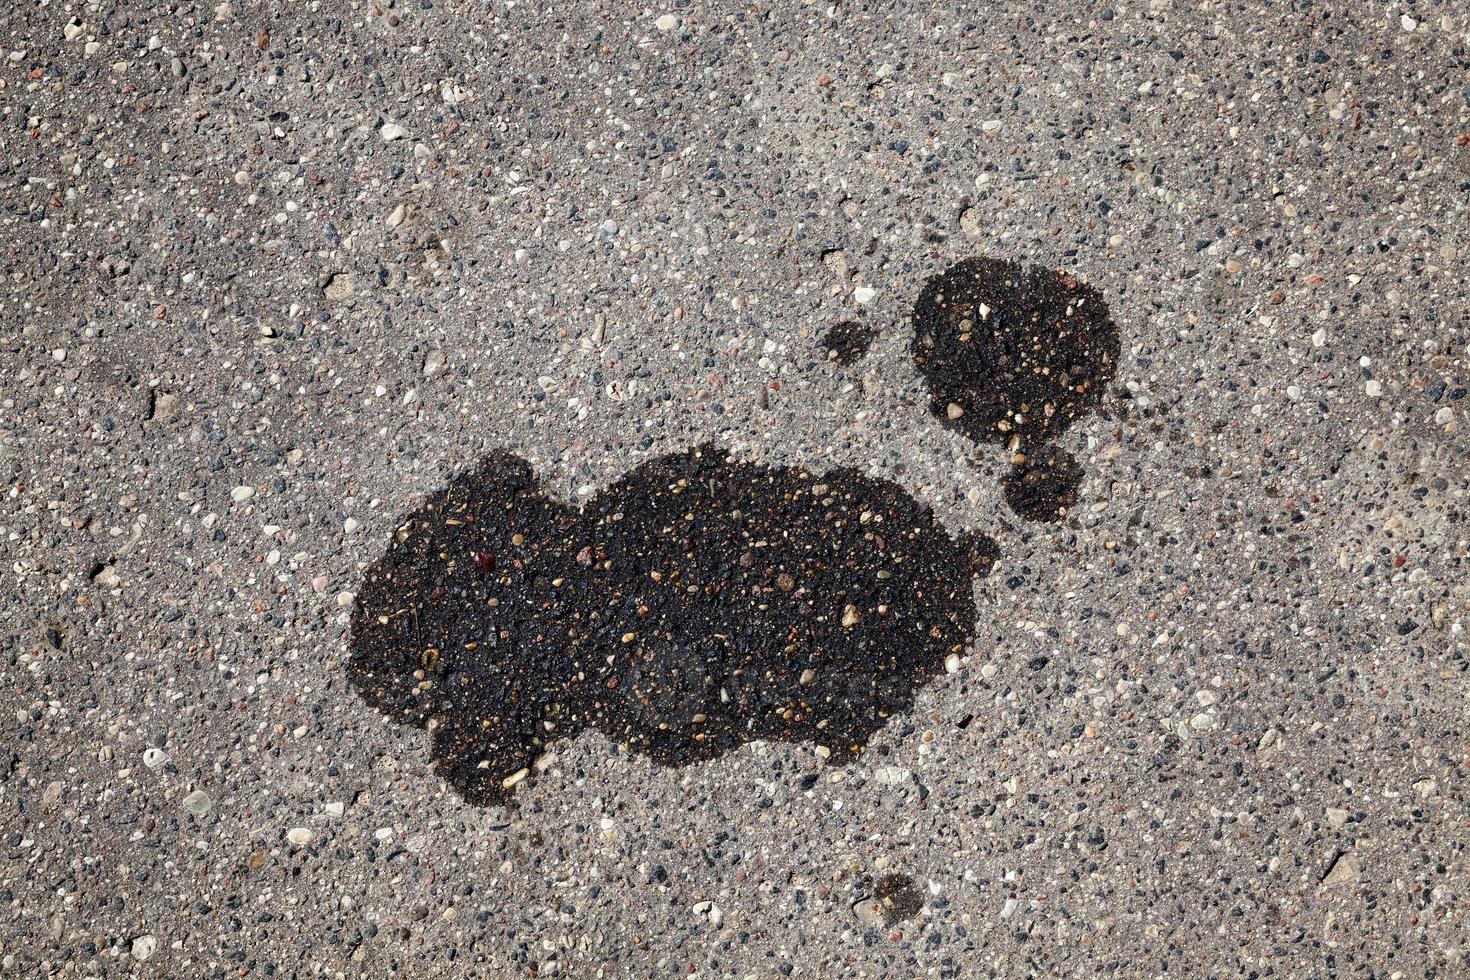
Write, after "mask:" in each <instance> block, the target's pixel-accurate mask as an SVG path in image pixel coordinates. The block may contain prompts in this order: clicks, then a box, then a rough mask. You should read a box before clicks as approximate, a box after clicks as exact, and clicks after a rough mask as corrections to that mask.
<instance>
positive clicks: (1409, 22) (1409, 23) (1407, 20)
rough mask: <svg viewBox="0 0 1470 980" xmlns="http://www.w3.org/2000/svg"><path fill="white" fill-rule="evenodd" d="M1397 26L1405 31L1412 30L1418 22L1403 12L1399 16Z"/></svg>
mask: <svg viewBox="0 0 1470 980" xmlns="http://www.w3.org/2000/svg"><path fill="white" fill-rule="evenodd" d="M1399 26H1400V27H1402V28H1403V29H1404V30H1406V31H1412V30H1414V29H1415V28H1417V27H1418V26H1419V22H1418V21H1417V20H1415V19H1414V18H1412V17H1410V16H1409V15H1408V14H1404V15H1402V16H1401V17H1399Z"/></svg>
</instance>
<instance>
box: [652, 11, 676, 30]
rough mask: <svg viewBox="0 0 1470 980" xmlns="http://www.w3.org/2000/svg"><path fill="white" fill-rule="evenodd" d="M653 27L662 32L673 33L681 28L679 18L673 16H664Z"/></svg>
mask: <svg viewBox="0 0 1470 980" xmlns="http://www.w3.org/2000/svg"><path fill="white" fill-rule="evenodd" d="M653 26H654V27H657V28H658V29H659V30H661V31H672V30H673V29H674V28H676V27H678V26H679V18H678V17H676V16H674V15H673V14H664V15H663V16H662V17H660V18H659V19H658V20H656V21H654V22H653Z"/></svg>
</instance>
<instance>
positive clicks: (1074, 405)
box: [912, 258, 1119, 520]
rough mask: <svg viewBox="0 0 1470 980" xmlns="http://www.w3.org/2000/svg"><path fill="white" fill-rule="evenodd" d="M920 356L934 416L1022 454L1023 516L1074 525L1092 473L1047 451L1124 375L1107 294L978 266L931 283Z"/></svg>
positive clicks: (917, 326)
mask: <svg viewBox="0 0 1470 980" xmlns="http://www.w3.org/2000/svg"><path fill="white" fill-rule="evenodd" d="M912 353H913V357H914V363H915V365H917V367H918V368H919V371H920V373H921V374H923V376H924V379H925V381H926V382H927V383H928V386H929V395H930V406H929V407H930V410H931V411H932V412H933V413H934V414H935V415H936V416H937V417H938V418H940V419H941V420H943V422H944V424H946V425H948V426H949V427H951V428H953V429H955V430H957V431H959V432H962V433H964V434H965V435H966V436H968V437H969V438H970V439H973V440H975V441H976V442H988V443H995V444H999V445H1002V446H1005V447H1006V448H1007V449H1008V450H1010V452H1011V453H1012V454H1013V459H1014V460H1015V462H1014V464H1013V465H1014V466H1015V470H1014V471H1013V472H1012V473H1011V475H1010V476H1009V477H1008V478H1007V481H1006V499H1007V500H1008V501H1010V502H1011V504H1012V506H1013V507H1014V508H1015V509H1016V512H1017V513H1018V514H1020V515H1021V516H1023V517H1028V518H1030V519H1032V520H1052V519H1055V518H1056V517H1058V516H1059V515H1061V514H1063V513H1065V510H1066V508H1067V507H1068V506H1070V504H1071V503H1072V502H1075V500H1076V492H1077V488H1078V486H1080V484H1081V479H1082V472H1081V468H1080V466H1079V465H1078V464H1077V463H1076V460H1075V459H1073V458H1072V457H1070V456H1068V455H1066V454H1064V453H1057V452H1052V453H1047V452H1044V451H1042V447H1043V446H1044V444H1045V443H1047V442H1048V441H1049V440H1051V439H1054V438H1056V437H1057V436H1058V435H1060V434H1061V433H1062V432H1063V431H1064V430H1065V429H1066V428H1067V426H1069V425H1071V424H1072V423H1073V422H1074V421H1076V420H1077V419H1079V418H1082V417H1083V416H1085V415H1087V414H1089V413H1090V412H1092V411H1093V410H1094V409H1095V408H1096V407H1097V405H1098V403H1099V402H1100V401H1101V399H1102V397H1103V395H1104V393H1105V391H1106V390H1107V386H1108V384H1109V383H1110V382H1111V381H1112V380H1113V378H1114V376H1115V374H1116V372H1117V363H1118V356H1119V341H1118V331H1117V328H1116V327H1115V326H1114V325H1113V322H1112V320H1111V318H1110V317H1109V315H1108V308H1107V304H1106V303H1105V302H1104V301H1103V298H1102V294H1101V293H1099V292H1098V291H1097V290H1096V289H1093V288H1092V287H1091V286H1088V285H1086V284H1084V283H1082V282H1080V281H1079V280H1078V279H1077V278H1076V277H1074V276H1071V275H1067V274H1064V273H1058V272H1053V271H1050V270H1047V269H1040V268H1035V267H1030V268H1023V267H1022V266H1020V265H1018V264H1016V263H1013V262H1004V261H1001V260H998V259H990V258H977V259H968V260H966V261H964V262H960V263H957V264H956V265H953V266H951V267H950V268H948V269H946V270H945V271H944V272H943V273H941V274H940V275H937V276H935V277H933V278H931V279H929V280H928V281H927V282H925V284H924V288H923V290H922V291H921V292H920V294H919V299H918V302H917V303H916V304H915V306H914V341H913V348H912ZM1017 504H1019V506H1017Z"/></svg>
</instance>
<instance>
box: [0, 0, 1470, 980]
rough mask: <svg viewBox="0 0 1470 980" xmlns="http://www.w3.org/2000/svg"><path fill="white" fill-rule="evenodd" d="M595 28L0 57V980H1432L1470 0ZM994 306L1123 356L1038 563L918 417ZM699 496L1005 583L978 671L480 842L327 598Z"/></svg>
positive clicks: (371, 32) (1458, 857)
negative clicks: (663, 463)
mask: <svg viewBox="0 0 1470 980" xmlns="http://www.w3.org/2000/svg"><path fill="white" fill-rule="evenodd" d="M601 6H605V5H592V4H580V3H556V4H549V3H534V2H526V3H517V4H516V5H514V6H510V5H507V4H495V5H491V4H480V3H469V2H453V3H451V2H441V0H415V2H412V3H388V2H385V0H379V2H378V3H377V5H376V6H375V5H374V4H372V3H363V4H360V5H357V6H353V5H350V4H339V3H325V2H324V3H291V4H258V3H253V2H245V0H241V2H236V3H232V4H226V5H223V6H219V7H216V6H215V5H214V4H213V3H209V4H203V5H192V4H189V3H187V2H184V3H174V4H161V3H149V2H147V0H139V2H136V3H127V4H113V5H103V6H92V5H88V4H84V3H67V2H63V0H52V2H50V3H47V4H44V5H43V4H41V3H39V2H29V0H26V2H21V0H12V2H10V3H8V4H6V5H5V10H4V13H5V14H6V16H5V17H4V18H0V32H3V33H4V35H5V43H4V46H3V50H0V81H3V83H4V88H3V89H0V234H3V245H0V273H3V280H0V282H3V285H0V304H3V305H0V410H3V411H0V485H3V495H0V501H3V503H0V574H3V579H0V604H3V615H4V619H3V621H4V623H5V628H4V630H3V636H0V705H3V713H0V779H3V782H0V966H3V967H4V969H6V970H8V971H9V973H10V974H11V975H15V976H26V977H30V976H47V975H59V976H75V977H88V976H109V977H119V976H132V975H141V976H173V977H227V976H229V977H236V976H242V975H243V976H252V977H254V976H262V977H263V976H277V977H280V976H300V977H315V976H387V975H409V976H431V977H439V976H460V975H463V976H471V975H474V976H492V977H531V976H538V977H547V976H569V977H596V976H599V975H601V976H604V977H624V976H627V977H640V978H641V977H647V976H688V975H691V974H692V975H696V976H702V977H740V978H743V977H747V976H754V977H759V978H764V977H768V976H773V975H774V976H783V975H790V976H805V977H888V976H891V977H905V978H907V977H975V976H997V977H1026V976H1033V975H1034V976H1086V977H1091V976H1119V977H1156V976H1169V977H1193V976H1205V975H1211V974H1222V975H1230V976H1235V975H1242V976H1251V975H1257V976H1282V977H1285V976H1312V977H1318V976H1321V977H1333V976H1337V977H1370V976H1371V977H1391V976H1402V977H1412V978H1420V977H1436V978H1449V977H1456V976H1463V975H1465V973H1466V971H1467V969H1470V967H1467V964H1466V957H1467V956H1470V920H1467V915H1470V911H1467V908H1466V901H1467V894H1470V867H1467V862H1470V808H1467V800H1466V767H1467V765H1470V759H1467V753H1470V736H1467V723H1466V709H1465V704H1466V700H1467V694H1470V673H1467V660H1466V656H1467V649H1466V638H1465V633H1464V626H1465V623H1466V622H1467V620H1470V611H1467V603H1470V574H1467V571H1470V568H1467V564H1470V561H1467V547H1470V544H1467V540H1470V529H1467V508H1470V501H1467V499H1466V495H1467V482H1466V481H1467V472H1470V458H1467V457H1470V451H1467V450H1470V445H1467V441H1466V440H1467V435H1466V433H1467V428H1466V425H1467V423H1466V413H1467V411H1470V400H1467V399H1466V398H1465V392H1466V387H1467V383H1470V377H1467V373H1470V361H1467V345H1470V331H1467V324H1466V310H1467V309H1470V286H1467V284H1466V256H1467V254H1470V222H1467V220H1466V213H1465V212H1466V208H1467V185H1470V106H1467V97H1470V96H1467V76H1466V70H1467V61H1470V55H1467V51H1470V33H1467V32H1470V15H1467V14H1466V12H1465V10H1464V7H1463V4H1460V3H1448V2H1446V3H1435V2H1431V0H1421V2H1414V3H1406V2H1400V0H1393V2H1386V3H1380V2H1367V0H1362V2H1343V0H1325V2H1317V3H1313V4H1310V5H1308V4H1306V3H1298V4H1294V5H1293V4H1284V3H1265V2H1260V0H1243V2H1231V3H1224V2H1218V0H1191V2H1187V3H1186V2H1183V0H1173V2H1170V0H1131V2H1127V3H1122V2H1112V3H1105V2H1095V3H1094V2H1087V0H1079V2H1074V3H1066V4H1063V3H1055V2H1041V3H1038V2H1034V0H1027V2H1025V3H1020V2H1000V3H993V4H986V5H983V8H979V7H977V5H957V6H954V7H933V6H928V7H924V8H923V9H916V8H915V6H914V5H912V4H905V5H897V4H884V3H873V4H855V3H854V4H849V3H840V4H835V5H832V4H825V3H823V4H812V5H805V4H796V3H792V4H779V5H778V4H754V5H752V4H748V3H742V4H728V5H716V4H701V5H690V6H687V7H675V6H673V5H672V4H670V5H668V6H665V7H651V8H643V9H639V10H636V11H635V10H634V8H631V7H628V8H620V10H619V12H617V13H611V14H609V13H605V12H603V11H602V10H601V9H600V7H601ZM977 256H989V257H993V258H995V259H999V260H1003V261H1008V262H1015V263H1018V264H1020V265H1022V266H1025V267H1035V268H1041V269H1048V270H1055V271H1058V272H1060V273H1062V274H1067V275H1073V276H1075V277H1077V278H1078V279H1079V280H1080V281H1082V282H1085V283H1086V284H1087V285H1088V286H1089V287H1090V288H1092V289H1095V290H1096V291H1097V292H1098V294H1099V295H1101V296H1102V297H1103V298H1104V299H1105V301H1106V303H1107V306H1108V310H1109V313H1110V315H1111V318H1112V320H1113V322H1114V323H1115V325H1116V326H1117V328H1118V333H1119V337H1120V347H1119V355H1118V362H1117V365H1116V376H1115V379H1114V380H1113V382H1112V383H1111V384H1110V386H1109V390H1108V393H1107V397H1106V398H1104V399H1103V400H1102V401H1101V402H1100V403H1099V404H1098V406H1097V409H1098V412H1097V413H1096V414H1092V415H1089V416H1087V417H1086V418H1082V419H1079V420H1077V421H1076V422H1074V423H1073V424H1072V425H1070V426H1069V427H1067V428H1066V429H1065V431H1063V432H1061V433H1060V434H1059V435H1058V436H1057V438H1056V440H1055V442H1054V445H1055V446H1056V448H1057V449H1059V450H1060V451H1064V452H1066V453H1068V454H1070V455H1071V456H1072V457H1075V459H1076V460H1077V461H1078V463H1079V465H1080V466H1081V469H1082V474H1083V476H1082V479H1081V483H1080V485H1079V486H1078V488H1077V500H1076V503H1075V504H1074V505H1073V506H1071V507H1069V508H1068V510H1067V513H1066V515H1065V518H1063V519H1061V520H1047V521H1040V522H1037V521H1029V520H1022V519H1020V518H1018V517H1017V516H1015V514H1014V513H1013V512H1012V510H1011V508H1010V507H1009V506H1007V504H1006V502H1005V500H1004V498H1003V487H1002V481H1003V478H1004V477H1005V476H1006V475H1007V474H1008V473H1009V471H1010V467H1011V463H1010V458H1009V455H1008V454H1009V450H1008V448H1007V447H1005V446H997V445H993V444H989V443H982V444H980V445H978V446H977V445H976V444H975V443H973V442H971V441H970V440H969V439H967V438H966V437H965V436H964V435H963V434H962V433H959V432H956V431H953V430H951V429H949V428H947V427H946V426H945V425H943V424H942V423H941V420H939V419H936V418H935V417H934V416H933V415H932V414H931V412H930V410H929V399H930V395H929V391H928V389H927V387H926V386H925V383H924V380H923V378H922V376H921V375H920V374H919V372H918V369H917V368H916V366H915V365H914V363H913V361H912V359H911V357H910V343H911V340H912V338H913V335H914V333H913V324H912V323H911V322H910V319H909V314H910V312H911V311H912V309H913V307H914V303H915V300H916V298H917V297H918V296H919V294H920V291H921V289H922V286H923V283H924V281H925V280H926V279H928V278H930V277H931V276H933V275H935V274H938V273H941V272H942V271H943V270H945V269H947V268H949V267H951V266H953V265H954V264H955V263H957V262H960V261H963V260H966V259H970V258H974V257H977ZM844 321H856V322H858V323H861V324H864V325H866V326H868V327H871V328H873V329H874V330H875V331H876V332H875V333H873V335H872V340H871V342H870V344H869V347H868V351H867V353H866V355H865V356H861V357H860V358H854V359H853V360H852V363H850V364H843V363H842V360H841V359H836V358H832V357H829V352H828V349H827V348H825V347H824V346H823V345H822V343H821V340H822V338H823V337H825V336H826V335H827V333H828V331H829V330H830V329H831V328H832V327H833V326H835V325H836V324H839V323H842V322H844ZM845 357H846V355H844V359H845ZM705 442H714V443H716V444H717V445H719V446H722V447H725V448H728V449H729V451H730V452H731V455H732V458H733V459H736V460H740V461H744V462H748V463H750V464H752V465H761V466H768V467H792V468H794V467H806V468H808V469H809V470H810V471H811V472H813V473H814V474H818V475H820V474H821V473H824V472H827V471H830V470H833V469H838V468H841V467H852V468H854V469H856V470H857V471H859V472H861V473H863V474H865V475H866V476H867V477H869V478H872V479H881V480H886V481H890V482H892V483H894V484H896V485H898V486H901V487H903V488H904V490H905V491H906V492H907V493H909V494H910V495H912V496H913V498H914V499H915V500H916V501H919V502H921V503H922V504H924V505H927V506H929V507H931V508H932V510H933V512H934V514H935V516H936V519H937V520H938V521H939V522H940V523H941V524H942V526H943V527H944V528H945V529H946V530H947V532H948V533H950V534H951V535H954V536H956V537H957V536H958V535H959V534H961V533H964V532H967V531H972V530H973V531H979V532H982V533H985V534H988V535H990V536H991V537H993V538H994V539H995V541H996V544H997V546H998V550H999V558H998V559H997V561H996V564H995V567H994V569H993V571H992V572H991V574H990V575H989V576H988V577H987V578H984V579H982V580H981V581H980V583H979V584H978V585H977V586H976V593H977V594H976V604H975V610H976V613H975V615H976V618H975V626H974V642H973V643H972V644H971V648H970V652H968V653H967V654H965V655H964V656H963V657H962V658H961V662H960V663H959V664H958V665H957V666H958V669H957V670H956V671H955V672H954V673H952V674H950V673H945V674H942V675H940V676H938V677H936V678H935V679H934V680H933V681H932V682H930V683H927V684H925V685H924V686H923V687H922V688H921V689H919V690H918V691H917V692H916V693H915V697H914V701H913V704H912V706H911V707H909V708H907V709H905V710H903V711H901V712H900V713H899V714H898V715H897V716H896V717H894V718H892V719H891V720H890V721H889V722H888V723H887V724H886V725H884V727H883V728H882V729H880V730H879V731H878V732H876V733H875V734H874V735H873V737H872V739H871V741H870V743H869V745H868V747H867V749H866V751H864V752H863V753H862V755H860V756H859V757H858V758H857V759H856V760H853V761H852V762H851V763H850V764H848V765H845V766H840V767H839V766H833V765H831V764H830V761H827V760H823V759H822V758H821V756H820V755H819V754H818V753H817V752H816V746H815V744H814V743H811V742H806V741H793V742H784V741H783V742H773V741H756V742H752V743H750V744H748V745H745V746H742V747H739V748H736V749H733V750H732V751H729V752H726V753H724V754H722V755H720V756H719V757H718V758H715V759H712V760H710V761H708V762H700V763H694V764H691V765H688V766H683V767H668V766H661V765H659V764H658V763H657V762H656V761H654V760H653V759H650V758H648V757H646V756H643V755H640V754H638V753H636V752H632V751H630V750H629V749H625V748H624V747H623V746H622V745H620V744H619V743H618V742H617V741H616V740H610V739H608V738H606V737H604V736H603V735H602V734H600V733H597V732H590V731H589V732H586V733H584V734H583V735H582V736H580V737H578V738H576V739H574V740H563V741H560V742H557V743H556V744H555V746H554V758H553V759H552V760H550V762H549V764H548V765H547V766H546V768H545V770H544V771H543V772H541V773H540V774H538V775H537V777H536V778H535V779H533V780H527V781H526V782H525V784H524V785H521V786H517V787H516V794H515V799H516V805H515V806H514V807H513V808H507V807H500V806H485V807H482V806H474V805H470V804H467V803H466V802H465V801H464V800H462V799H461V798H460V797H459V795H457V794H456V792H455V791H454V789H453V788H452V787H451V786H450V785H448V784H447V783H446V782H445V781H444V780H443V779H442V778H441V777H440V775H439V774H438V773H437V772H436V771H435V770H434V769H433V768H432V767H431V765H430V758H431V756H430V748H429V746H428V744H427V743H428V739H427V738H426V737H425V736H424V734H423V733H421V732H419V731H417V730H415V729H413V728H410V727H405V726H401V725H394V724H390V723H388V722H386V721H385V720H384V719H383V717H382V716H381V715H380V714H379V712H378V711H377V710H375V709H374V708H372V707H370V706H369V705H367V704H365V703H364V702H363V701H362V699H361V698H360V697H359V696H358V694H357V692H356V691H355V690H354V689H353V687H352V686H351V684H350V682H349V663H350V657H351V652H350V647H349V641H350V636H351V634H350V621H351V617H352V615H353V611H354V609H355V608H356V600H355V593H356V592H357V590H358V589H359V588H361V583H362V582H363V579H364V575H365V573H366V572H367V570H368V569H369V568H370V567H371V566H372V565H373V563H375V562H377V561H379V560H380V559H381V558H382V556H383V553H384V549H385V547H386V546H387V543H388V542H389V541H390V540H391V539H392V536H393V534H394V532H395V530H396V529H397V528H398V526H399V525H400V524H401V523H402V522H403V520H404V517H405V515H411V514H412V513H414V512H415V511H416V510H418V509H419V508H420V507H422V506H423V505H424V502H425V501H426V500H428V499H430V497H431V496H432V495H433V494H434V493H436V492H438V491H439V490H441V489H442V488H443V487H445V486H446V485H447V483H448V481H449V480H450V478H451V477H452V476H453V475H454V474H457V473H463V472H465V471H467V470H469V469H471V468H472V467H473V466H475V465H476V464H477V463H478V462H479V461H481V460H483V459H485V458H487V457H489V456H490V455H491V454H492V453H496V452H509V453H513V454H515V455H516V456H517V457H519V458H521V459H524V460H525V461H526V462H527V463H528V464H529V465H530V466H531V467H532V468H533V469H534V471H535V472H536V474H537V475H538V478H539V485H540V489H541V491H542V492H543V493H544V494H545V495H546V497H547V499H548V500H552V501H557V502H558V503H559V505H562V506H567V507H572V506H574V505H577V504H580V503H585V502H586V501H587V500H588V499H589V498H594V497H596V496H597V495H598V493H599V492H601V491H604V490H605V489H606V488H608V487H610V486H611V485H613V484H614V483H615V482H616V481H617V480H619V479H620V478H622V477H623V476H625V475H626V474H628V473H630V472H632V471H633V470H635V468H637V467H638V466H640V465H642V464H645V463H647V462H649V461H650V460H654V459H657V458H660V457H667V456H670V455H675V454H679V453H683V452H685V451H687V450H688V449H690V448H691V447H694V446H698V445H701V444H703V443H705ZM883 882H898V883H907V882H912V888H911V887H909V886H908V885H907V884H902V885H900V886H897V887H896V886H895V885H893V884H884V885H883V886H882V887H881V888H880V883H883ZM915 892H917V893H918V895H919V897H920V898H921V899H922V906H921V907H919V908H917V909H914V907H913V905H914V902H913V899H914V893H915ZM911 910H912V911H911ZM910 911H911V914H907V915H906V917H903V916H902V915H900V914H899V913H910Z"/></svg>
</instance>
